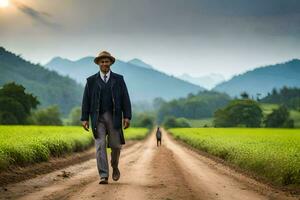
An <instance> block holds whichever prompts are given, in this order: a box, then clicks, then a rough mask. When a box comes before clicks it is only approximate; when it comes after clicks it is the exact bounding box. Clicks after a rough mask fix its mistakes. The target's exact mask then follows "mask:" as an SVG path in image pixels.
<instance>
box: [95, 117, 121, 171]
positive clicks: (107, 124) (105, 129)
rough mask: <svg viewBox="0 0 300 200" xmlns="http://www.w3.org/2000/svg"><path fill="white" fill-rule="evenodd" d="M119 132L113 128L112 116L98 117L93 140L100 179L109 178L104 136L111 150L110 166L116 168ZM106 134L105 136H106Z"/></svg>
mask: <svg viewBox="0 0 300 200" xmlns="http://www.w3.org/2000/svg"><path fill="white" fill-rule="evenodd" d="M119 131H120V130H116V129H115V128H114V127H113V121H112V114H111V113H110V112H105V113H104V114H102V115H99V120H98V122H97V136H98V137H97V138H96V139H95V146H96V159H97V168H98V172H99V176H100V177H109V166H108V160H107V153H106V146H107V141H106V136H108V138H107V139H108V142H109V145H110V148H111V166H112V167H113V168H116V167H118V164H119V157H120V151H121V147H122V145H121V139H120V132H119ZM106 133H107V134H106Z"/></svg>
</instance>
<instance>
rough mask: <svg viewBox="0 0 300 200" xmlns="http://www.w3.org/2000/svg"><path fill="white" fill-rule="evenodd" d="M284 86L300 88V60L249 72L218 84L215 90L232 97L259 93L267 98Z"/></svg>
mask: <svg viewBox="0 0 300 200" xmlns="http://www.w3.org/2000/svg"><path fill="white" fill-rule="evenodd" d="M283 86H288V87H300V60H299V59H293V60H291V61H288V62H284V63H279V64H274V65H268V66H264V67H259V68H256V69H254V70H251V71H247V72H245V73H243V74H240V75H236V76H234V77H232V78H231V79H230V80H228V81H225V82H223V83H220V84H218V85H217V86H216V87H214V88H213V90H215V91H221V92H226V93H227V94H229V95H231V96H232V97H233V96H239V95H240V93H241V92H243V91H246V92H247V93H248V94H250V95H251V96H254V97H256V95H257V94H258V93H260V94H261V96H265V95H267V93H268V92H271V90H272V89H273V88H277V89H279V88H282V87H283Z"/></svg>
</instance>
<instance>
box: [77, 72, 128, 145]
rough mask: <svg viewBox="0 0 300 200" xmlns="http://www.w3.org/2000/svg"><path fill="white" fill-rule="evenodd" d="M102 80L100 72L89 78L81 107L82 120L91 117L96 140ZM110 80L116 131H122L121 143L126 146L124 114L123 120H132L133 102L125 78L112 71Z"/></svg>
mask: <svg viewBox="0 0 300 200" xmlns="http://www.w3.org/2000/svg"><path fill="white" fill-rule="evenodd" d="M100 79H101V77H100V72H98V73H96V74H94V75H92V76H90V77H88V78H87V82H86V85H85V88H84V93H83V98H82V107H81V119H80V120H81V121H89V116H90V117H91V123H92V130H93V135H94V138H96V135H97V134H96V131H97V121H98V117H99V110H100V92H101V84H100V81H101V80H100ZM110 79H111V92H112V97H113V98H112V100H113V124H114V128H115V129H120V137H121V143H122V144H125V138H124V134H123V129H122V114H123V118H128V119H131V102H130V98H129V94H128V90H127V87H126V84H125V81H124V79H123V76H122V75H120V74H117V73H114V72H112V71H111V72H110Z"/></svg>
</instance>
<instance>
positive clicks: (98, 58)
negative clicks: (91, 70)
mask: <svg viewBox="0 0 300 200" xmlns="http://www.w3.org/2000/svg"><path fill="white" fill-rule="evenodd" d="M101 58H109V59H110V60H111V62H112V63H111V64H114V63H115V61H116V59H115V58H114V57H112V56H98V57H96V58H95V59H94V63H95V64H96V65H98V63H99V60H100V59H101Z"/></svg>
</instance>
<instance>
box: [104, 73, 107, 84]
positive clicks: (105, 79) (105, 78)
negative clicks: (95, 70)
mask: <svg viewBox="0 0 300 200" xmlns="http://www.w3.org/2000/svg"><path fill="white" fill-rule="evenodd" d="M106 78H107V76H106V74H105V75H104V82H105V83H106Z"/></svg>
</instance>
